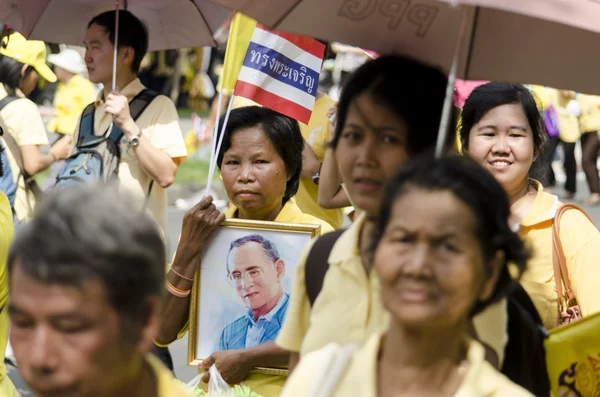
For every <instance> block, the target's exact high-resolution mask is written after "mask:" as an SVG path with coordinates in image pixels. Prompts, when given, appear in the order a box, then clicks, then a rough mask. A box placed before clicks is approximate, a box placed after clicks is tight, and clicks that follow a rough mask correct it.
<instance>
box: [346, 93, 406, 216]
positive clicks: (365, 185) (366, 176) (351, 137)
mask: <svg viewBox="0 0 600 397" xmlns="http://www.w3.org/2000/svg"><path fill="white" fill-rule="evenodd" d="M407 135H408V126H407V125H406V123H405V122H404V120H403V119H401V118H400V117H398V116H397V115H396V114H394V113H393V112H392V111H390V110H389V109H387V108H386V107H383V106H381V105H379V104H377V103H376V102H374V101H373V100H372V99H371V97H370V95H369V94H362V95H361V96H359V97H357V98H356V99H355V100H354V101H353V102H351V103H350V106H349V107H348V114H347V117H346V120H345V123H344V126H343V128H342V130H341V132H340V140H339V142H338V146H337V148H336V150H335V156H336V160H337V163H338V167H339V171H340V175H341V177H342V181H343V182H344V183H345V185H346V188H347V190H348V193H349V194H350V198H351V200H352V202H353V203H355V204H356V206H357V207H358V208H360V209H361V210H363V211H365V212H366V213H367V215H370V216H374V215H376V214H377V213H378V212H379V206H380V204H381V200H382V197H383V189H384V186H385V184H386V182H387V181H388V180H389V179H390V178H391V177H392V176H393V175H394V174H395V173H396V172H397V171H398V169H399V168H400V166H402V165H403V164H404V163H406V161H407V160H408V157H409V156H408V152H407V150H406V139H407Z"/></svg>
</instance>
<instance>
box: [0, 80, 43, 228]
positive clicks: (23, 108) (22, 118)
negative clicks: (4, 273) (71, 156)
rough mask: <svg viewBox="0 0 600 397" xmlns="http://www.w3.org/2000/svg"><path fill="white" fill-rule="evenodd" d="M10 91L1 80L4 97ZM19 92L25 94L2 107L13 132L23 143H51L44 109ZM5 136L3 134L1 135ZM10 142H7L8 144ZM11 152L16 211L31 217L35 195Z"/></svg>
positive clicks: (0, 95) (0, 93)
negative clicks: (22, 175)
mask: <svg viewBox="0 0 600 397" xmlns="http://www.w3.org/2000/svg"><path fill="white" fill-rule="evenodd" d="M7 95H8V93H7V92H6V90H5V89H4V86H3V85H2V84H0V99H3V98H4V97H6V96H7ZM17 96H19V97H22V98H20V99H17V100H15V101H12V102H11V103H9V104H8V105H6V106H5V107H4V109H2V110H1V111H0V116H1V117H2V119H3V120H4V122H5V123H6V126H7V127H8V132H9V133H10V134H11V135H12V137H13V138H14V139H15V141H16V142H17V144H18V145H19V146H25V145H36V146H44V145H47V144H48V135H46V128H45V127H44V122H43V120H42V116H41V115H40V111H39V110H38V107H37V105H36V104H35V103H33V102H32V101H30V100H29V99H28V98H26V97H25V96H24V95H23V93H22V92H21V91H17ZM0 139H3V138H0ZM5 146H6V145H5ZM7 153H8V163H9V164H10V169H11V171H12V174H13V178H14V179H15V182H16V181H17V180H18V189H17V194H16V197H15V205H14V208H15V213H16V216H17V219H18V220H19V221H23V220H25V219H28V218H29V217H31V216H32V215H33V209H34V207H35V198H34V197H33V194H31V193H30V194H29V195H28V194H27V191H26V190H25V181H24V180H23V178H20V175H21V171H20V170H19V166H18V165H17V162H16V161H15V158H14V157H13V155H12V153H11V152H10V150H7Z"/></svg>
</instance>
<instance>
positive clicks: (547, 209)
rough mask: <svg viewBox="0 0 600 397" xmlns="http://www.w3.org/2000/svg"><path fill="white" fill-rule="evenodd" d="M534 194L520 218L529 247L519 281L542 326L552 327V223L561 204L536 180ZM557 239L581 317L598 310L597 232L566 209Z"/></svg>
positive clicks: (599, 244) (555, 310) (554, 301)
mask: <svg viewBox="0 0 600 397" xmlns="http://www.w3.org/2000/svg"><path fill="white" fill-rule="evenodd" d="M537 189H538V192H537V196H536V198H535V201H534V203H533V206H532V208H531V209H530V211H529V213H528V214H527V216H526V217H525V218H524V219H523V220H522V221H521V225H520V230H519V235H520V236H521V238H523V239H524V241H525V242H526V243H527V244H528V246H529V247H530V248H531V249H532V257H531V258H530V259H529V261H528V264H527V270H526V271H525V273H524V274H523V276H522V278H521V284H522V285H523V288H525V290H526V291H527V293H528V294H529V295H530V296H531V299H532V300H533V303H534V304H535V306H536V308H537V309H538V311H539V313H540V316H541V317H542V320H543V321H544V326H545V327H546V328H548V329H551V328H554V327H556V319H557V314H558V304H557V296H556V287H555V283H554V268H553V263H552V222H553V219H554V215H555V214H556V210H557V209H558V207H559V206H560V205H561V204H562V203H560V202H559V201H558V198H557V197H556V196H553V195H551V194H548V193H545V192H544V190H543V187H542V186H541V184H539V183H537ZM560 239H561V242H562V246H563V249H564V252H565V256H566V258H567V268H568V271H569V280H570V282H571V287H572V289H573V292H574V294H575V296H576V297H577V302H578V303H579V306H580V307H581V312H582V314H583V315H584V317H585V316H589V315H591V314H593V313H596V312H599V311H600V295H599V293H598V286H599V284H598V280H600V267H598V247H600V232H598V229H597V228H596V226H594V224H592V223H590V221H589V220H588V219H587V218H586V217H585V216H584V215H583V214H581V213H580V212H579V211H573V210H569V211H567V212H565V214H564V215H563V217H562V219H561V225H560Z"/></svg>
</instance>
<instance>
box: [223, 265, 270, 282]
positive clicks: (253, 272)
mask: <svg viewBox="0 0 600 397" xmlns="http://www.w3.org/2000/svg"><path fill="white" fill-rule="evenodd" d="M262 275H263V269H261V268H260V267H255V268H253V269H250V270H247V271H245V272H239V271H235V272H233V273H231V274H230V275H228V276H227V278H228V279H229V281H231V282H233V283H235V284H241V283H242V280H243V279H244V280H245V279H246V276H250V279H252V280H253V281H254V280H256V279H258V278H260V277H262Z"/></svg>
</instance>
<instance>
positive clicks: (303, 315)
mask: <svg viewBox="0 0 600 397" xmlns="http://www.w3.org/2000/svg"><path fill="white" fill-rule="evenodd" d="M314 241H315V240H313V241H311V242H310V243H309V244H307V246H306V247H305V248H304V252H303V253H302V256H301V257H300V260H299V262H298V266H297V267H296V274H295V276H294V284H293V287H292V294H291V295H290V303H289V306H288V310H287V314H286V316H285V320H284V321H283V326H282V327H281V331H280V332H279V335H278V336H277V339H276V340H275V343H276V344H277V345H278V346H279V347H281V348H283V349H285V350H288V351H291V352H297V353H299V352H300V347H301V346H302V341H303V340H304V336H305V335H306V332H307V331H308V326H309V324H310V302H309V301H308V295H307V294H306V285H305V275H304V272H305V269H306V259H307V258H308V253H309V252H310V250H311V249H312V246H313V244H314Z"/></svg>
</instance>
